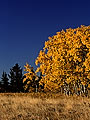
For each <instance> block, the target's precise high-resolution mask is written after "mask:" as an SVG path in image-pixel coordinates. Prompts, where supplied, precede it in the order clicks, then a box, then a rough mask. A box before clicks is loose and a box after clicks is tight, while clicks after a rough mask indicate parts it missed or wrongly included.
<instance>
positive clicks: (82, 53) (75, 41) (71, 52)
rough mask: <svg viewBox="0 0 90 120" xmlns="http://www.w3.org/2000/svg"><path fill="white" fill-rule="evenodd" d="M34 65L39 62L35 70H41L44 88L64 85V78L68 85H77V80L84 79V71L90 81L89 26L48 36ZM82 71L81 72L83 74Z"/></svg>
mask: <svg viewBox="0 0 90 120" xmlns="http://www.w3.org/2000/svg"><path fill="white" fill-rule="evenodd" d="M84 48H85V49H84ZM35 64H36V65H38V64H39V65H40V66H39V67H38V68H37V70H36V73H37V72H42V74H43V78H42V81H41V82H43V83H45V86H46V87H45V88H48V89H52V88H53V87H50V86H54V87H55V86H56V88H59V87H60V84H62V81H61V79H64V80H65V81H66V82H67V83H68V84H69V83H70V82H73V84H74V83H75V82H76V81H77V79H80V80H81V81H83V77H84V76H83V74H84V73H85V72H87V75H86V78H85V81H87V79H89V80H90V26H84V25H81V27H78V28H76V29H72V28H69V29H66V31H64V30H62V31H61V32H57V34H56V35H54V36H52V37H49V40H48V41H45V47H44V48H43V50H41V51H40V53H39V55H38V57H37V59H36V61H35ZM83 66H85V69H83ZM71 71H72V72H71ZM67 74H68V75H67ZM80 74H82V76H81V77H80ZM67 76H69V77H67ZM55 80H57V81H58V82H59V84H58V82H57V85H56V83H54V82H55ZM82 84H86V82H82Z"/></svg>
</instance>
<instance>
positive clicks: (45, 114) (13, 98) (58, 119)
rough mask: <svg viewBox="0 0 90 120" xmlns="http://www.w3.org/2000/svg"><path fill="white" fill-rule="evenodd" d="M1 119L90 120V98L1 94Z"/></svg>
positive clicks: (39, 94)
mask: <svg viewBox="0 0 90 120" xmlns="http://www.w3.org/2000/svg"><path fill="white" fill-rule="evenodd" d="M0 120H90V98H86V97H79V96H64V95H60V94H50V93H48V94H41V93H37V94H30V93H28V94H24V93H23V94H21V93H17V94H14V93H11V94H10V93H7V94H0Z"/></svg>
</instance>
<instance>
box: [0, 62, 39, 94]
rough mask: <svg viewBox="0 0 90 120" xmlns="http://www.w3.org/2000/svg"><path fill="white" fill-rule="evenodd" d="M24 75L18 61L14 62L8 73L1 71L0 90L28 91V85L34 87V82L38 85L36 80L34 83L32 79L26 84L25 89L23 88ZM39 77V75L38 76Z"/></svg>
mask: <svg viewBox="0 0 90 120" xmlns="http://www.w3.org/2000/svg"><path fill="white" fill-rule="evenodd" d="M24 78H25V76H24V75H23V73H22V68H21V67H20V66H19V64H18V63H16V64H15V65H14V66H13V67H12V68H11V69H10V72H9V74H7V73H6V72H4V71H3V73H2V75H1V80H0V92H12V93H16V92H18V93H19V92H29V87H30V86H33V88H34V87H35V84H37V87H38V85H39V84H38V81H37V83H35V81H34V79H33V80H32V82H31V84H30V85H29V86H28V88H27V89H25V84H26V83H23V79H24ZM39 79H40V77H39Z"/></svg>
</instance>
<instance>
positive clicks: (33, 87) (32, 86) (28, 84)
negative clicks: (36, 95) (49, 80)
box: [23, 63, 39, 92]
mask: <svg viewBox="0 0 90 120" xmlns="http://www.w3.org/2000/svg"><path fill="white" fill-rule="evenodd" d="M24 67H25V69H24V71H26V73H25V74H24V76H25V78H24V79H23V83H24V90H25V91H26V92H37V91H38V88H39V77H38V76H37V75H36V73H35V72H34V69H33V67H31V66H30V65H29V64H28V63H26V65H25V66H24Z"/></svg>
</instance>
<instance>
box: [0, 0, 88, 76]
mask: <svg viewBox="0 0 90 120" xmlns="http://www.w3.org/2000/svg"><path fill="white" fill-rule="evenodd" d="M80 25H90V0H88V1H87V0H0V77H1V74H2V71H3V70H4V71H6V72H7V73H8V72H9V69H10V68H11V67H13V65H14V64H15V63H19V65H20V66H21V67H23V66H24V65H25V63H26V62H28V63H29V64H31V65H32V66H33V67H34V68H35V64H34V62H35V59H36V58H37V56H38V53H39V51H40V50H41V49H42V48H43V46H44V42H45V41H47V40H48V37H49V36H52V35H54V34H56V32H58V31H61V29H67V28H69V27H71V28H76V27H78V26H80Z"/></svg>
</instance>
